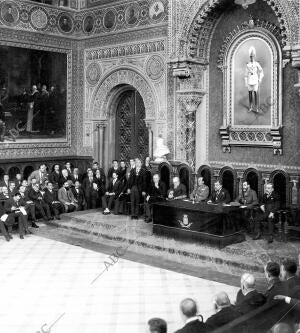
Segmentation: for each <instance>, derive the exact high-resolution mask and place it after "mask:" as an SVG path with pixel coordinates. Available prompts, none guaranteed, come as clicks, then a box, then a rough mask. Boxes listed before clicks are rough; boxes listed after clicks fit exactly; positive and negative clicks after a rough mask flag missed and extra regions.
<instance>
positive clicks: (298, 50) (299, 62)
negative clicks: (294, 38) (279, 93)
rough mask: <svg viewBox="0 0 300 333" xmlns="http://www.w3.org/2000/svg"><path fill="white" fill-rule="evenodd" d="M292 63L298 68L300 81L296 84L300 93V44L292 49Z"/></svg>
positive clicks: (299, 79)
mask: <svg viewBox="0 0 300 333" xmlns="http://www.w3.org/2000/svg"><path fill="white" fill-rule="evenodd" d="M291 56H292V65H293V67H295V68H297V69H298V82H297V83H296V84H295V88H296V89H297V91H298V94H299V95H300V45H296V46H294V47H293V48H292V50H291Z"/></svg>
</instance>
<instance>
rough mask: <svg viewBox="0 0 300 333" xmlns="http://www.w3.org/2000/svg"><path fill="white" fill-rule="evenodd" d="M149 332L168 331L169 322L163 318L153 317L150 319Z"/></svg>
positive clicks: (161, 332) (160, 332)
mask: <svg viewBox="0 0 300 333" xmlns="http://www.w3.org/2000/svg"><path fill="white" fill-rule="evenodd" d="M148 325H149V333H167V323H166V321H165V320H163V319H161V318H151V319H149V320H148Z"/></svg>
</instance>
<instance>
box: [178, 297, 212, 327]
mask: <svg viewBox="0 0 300 333" xmlns="http://www.w3.org/2000/svg"><path fill="white" fill-rule="evenodd" d="M180 310H181V314H182V317H183V319H184V321H185V325H184V326H183V327H182V328H181V329H180V330H178V331H176V332H175V333H202V332H207V326H206V325H205V324H204V323H203V319H202V316H199V315H197V313H198V308H197V303H196V302H195V301H194V300H193V299H191V298H186V299H184V300H183V301H181V303H180Z"/></svg>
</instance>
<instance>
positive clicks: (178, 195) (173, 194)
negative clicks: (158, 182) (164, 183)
mask: <svg viewBox="0 0 300 333" xmlns="http://www.w3.org/2000/svg"><path fill="white" fill-rule="evenodd" d="M186 197H187V190H186V186H185V185H184V184H182V183H181V182H180V179H179V177H174V178H173V185H172V187H171V189H170V191H169V192H168V199H169V200H181V199H184V198H186Z"/></svg>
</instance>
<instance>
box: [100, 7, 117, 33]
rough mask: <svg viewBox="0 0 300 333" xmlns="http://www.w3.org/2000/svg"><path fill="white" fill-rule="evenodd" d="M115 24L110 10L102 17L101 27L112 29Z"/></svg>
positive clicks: (113, 15)
mask: <svg viewBox="0 0 300 333" xmlns="http://www.w3.org/2000/svg"><path fill="white" fill-rule="evenodd" d="M115 22H116V14H115V13H114V12H113V11H112V10H110V11H108V12H107V13H106V14H105V15H104V19H103V25H104V27H105V28H106V29H112V28H113V26H114V25H115Z"/></svg>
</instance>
